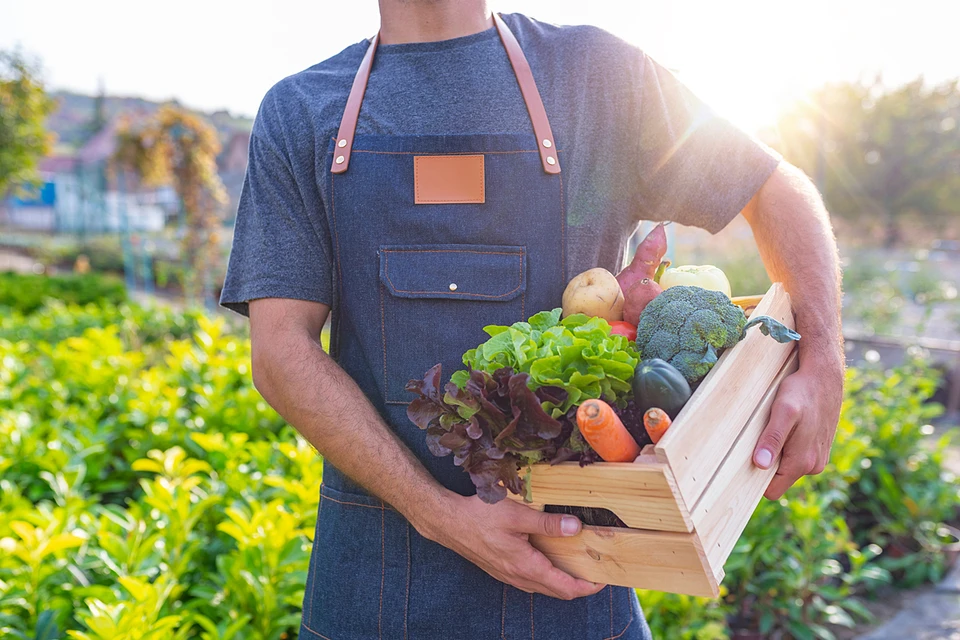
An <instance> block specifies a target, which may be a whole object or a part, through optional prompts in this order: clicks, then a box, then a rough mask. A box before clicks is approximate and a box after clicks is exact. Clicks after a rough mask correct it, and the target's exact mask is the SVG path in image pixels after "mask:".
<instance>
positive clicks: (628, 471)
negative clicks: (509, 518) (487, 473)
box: [510, 460, 693, 531]
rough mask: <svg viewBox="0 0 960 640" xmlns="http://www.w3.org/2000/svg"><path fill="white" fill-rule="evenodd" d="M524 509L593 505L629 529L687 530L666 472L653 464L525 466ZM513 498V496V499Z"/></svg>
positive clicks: (687, 515) (688, 522)
mask: <svg viewBox="0 0 960 640" xmlns="http://www.w3.org/2000/svg"><path fill="white" fill-rule="evenodd" d="M530 487H531V497H532V498H533V502H532V503H530V506H533V507H535V508H542V507H543V505H547V504H551V505H557V506H567V507H599V508H601V509H609V510H610V511H612V512H614V513H615V514H617V516H619V517H620V519H621V520H623V522H624V523H625V524H626V525H627V526H629V527H633V528H635V529H656V530H659V531H692V530H693V522H692V521H691V519H690V513H689V512H688V511H687V510H686V509H685V508H683V503H682V501H681V500H680V499H679V493H677V490H676V485H675V484H674V481H673V477H672V476H671V474H670V470H669V469H667V468H666V467H665V466H664V465H663V464H660V463H658V462H656V461H655V460H654V461H653V462H652V463H643V462H639V463H637V462H597V463H594V464H589V465H587V466H585V467H580V465H579V464H578V463H576V462H562V463H560V464H557V465H553V466H550V465H546V464H535V465H533V466H532V467H531V476H530ZM510 495H511V497H513V498H514V499H519V496H513V495H512V494H510Z"/></svg>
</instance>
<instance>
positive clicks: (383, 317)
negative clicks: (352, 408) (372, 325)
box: [380, 252, 390, 397]
mask: <svg viewBox="0 0 960 640" xmlns="http://www.w3.org/2000/svg"><path fill="white" fill-rule="evenodd" d="M383 272H384V273H386V272H387V254H386V252H384V254H383ZM384 289H386V287H385V286H384V284H383V283H382V282H381V283H380V336H381V337H382V339H383V396H384V397H387V396H388V395H389V393H390V390H389V389H388V388H387V316H386V312H385V311H384V302H383V290H384Z"/></svg>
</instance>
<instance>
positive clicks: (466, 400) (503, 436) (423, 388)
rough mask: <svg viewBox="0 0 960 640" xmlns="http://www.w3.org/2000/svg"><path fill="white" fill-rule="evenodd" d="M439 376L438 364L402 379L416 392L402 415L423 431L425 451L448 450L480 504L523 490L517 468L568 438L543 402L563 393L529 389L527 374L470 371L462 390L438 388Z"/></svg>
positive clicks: (503, 370)
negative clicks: (419, 376) (418, 376)
mask: <svg viewBox="0 0 960 640" xmlns="http://www.w3.org/2000/svg"><path fill="white" fill-rule="evenodd" d="M440 380H441V368H440V365H439V364H438V365H436V366H434V367H433V368H432V369H430V370H429V371H427V373H426V375H425V376H424V377H423V380H411V381H410V382H409V383H407V391H410V392H412V393H415V394H417V397H416V398H414V400H413V401H412V402H411V403H410V405H409V406H408V407H407V417H408V418H410V420H411V421H412V422H413V423H414V424H416V425H417V426H418V427H420V428H421V429H424V430H426V432H427V446H428V447H429V448H430V453H432V454H433V455H435V456H441V457H442V456H447V455H450V454H451V453H452V454H453V456H454V463H455V464H456V465H458V466H460V467H463V470H464V471H466V472H467V473H469V474H470V479H471V480H472V481H473V484H474V486H475V487H476V488H477V495H478V496H479V497H480V499H481V500H483V501H484V502H487V503H491V504H492V503H495V502H499V501H500V500H503V499H504V498H505V497H506V496H507V489H509V490H510V491H513V492H514V493H516V494H518V495H519V494H522V493H523V482H522V481H521V479H520V477H519V475H518V471H519V469H520V468H521V466H526V465H529V464H533V463H535V462H539V461H540V460H543V459H549V458H550V457H552V456H553V455H554V454H555V453H556V451H557V449H558V448H559V447H560V445H561V444H562V443H563V442H564V440H566V439H567V438H569V436H570V433H569V432H568V433H566V434H565V433H564V432H563V425H562V424H561V423H560V421H559V420H557V419H556V418H553V417H551V416H550V415H548V414H547V413H546V412H545V411H544V410H543V406H542V405H543V403H550V404H552V405H560V404H562V403H563V401H564V396H565V395H566V393H565V392H564V391H563V390H562V389H558V388H556V387H548V386H547V387H540V388H538V389H537V390H536V391H532V390H531V389H530V386H529V382H530V376H529V375H527V374H526V373H514V371H513V370H512V369H510V368H509V367H503V368H500V369H497V370H496V371H495V372H494V373H493V374H492V375H491V374H489V373H486V372H485V371H471V372H470V374H469V377H468V378H467V380H466V382H465V384H464V386H463V388H460V387H458V386H457V385H456V384H454V383H452V382H450V383H447V384H446V385H445V387H444V389H443V390H441V388H440Z"/></svg>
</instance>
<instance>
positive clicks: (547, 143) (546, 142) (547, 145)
mask: <svg viewBox="0 0 960 640" xmlns="http://www.w3.org/2000/svg"><path fill="white" fill-rule="evenodd" d="M543 146H545V147H546V148H547V149H549V148H550V147H552V146H553V143H552V142H550V141H549V140H547V139H544V141H543Z"/></svg>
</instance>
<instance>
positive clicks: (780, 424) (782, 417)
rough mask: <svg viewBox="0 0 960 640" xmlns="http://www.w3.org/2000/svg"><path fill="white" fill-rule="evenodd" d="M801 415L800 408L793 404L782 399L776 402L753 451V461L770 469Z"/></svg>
mask: <svg viewBox="0 0 960 640" xmlns="http://www.w3.org/2000/svg"><path fill="white" fill-rule="evenodd" d="M799 416H800V412H799V410H798V409H796V408H795V407H793V406H792V405H791V404H789V403H787V402H784V401H780V402H774V404H773V409H772V410H771V411H770V420H769V421H768V422H767V426H766V428H764V430H763V433H761V434H760V440H759V441H758V442H757V448H756V449H754V451H753V463H754V464H755V465H757V466H758V467H760V468H761V469H769V468H770V466H771V465H773V461H774V460H776V459H777V457H779V455H780V452H781V451H782V450H783V445H784V443H786V441H787V438H788V437H789V436H790V432H791V431H793V428H794V427H795V426H796V424H797V420H798V418H799Z"/></svg>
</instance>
